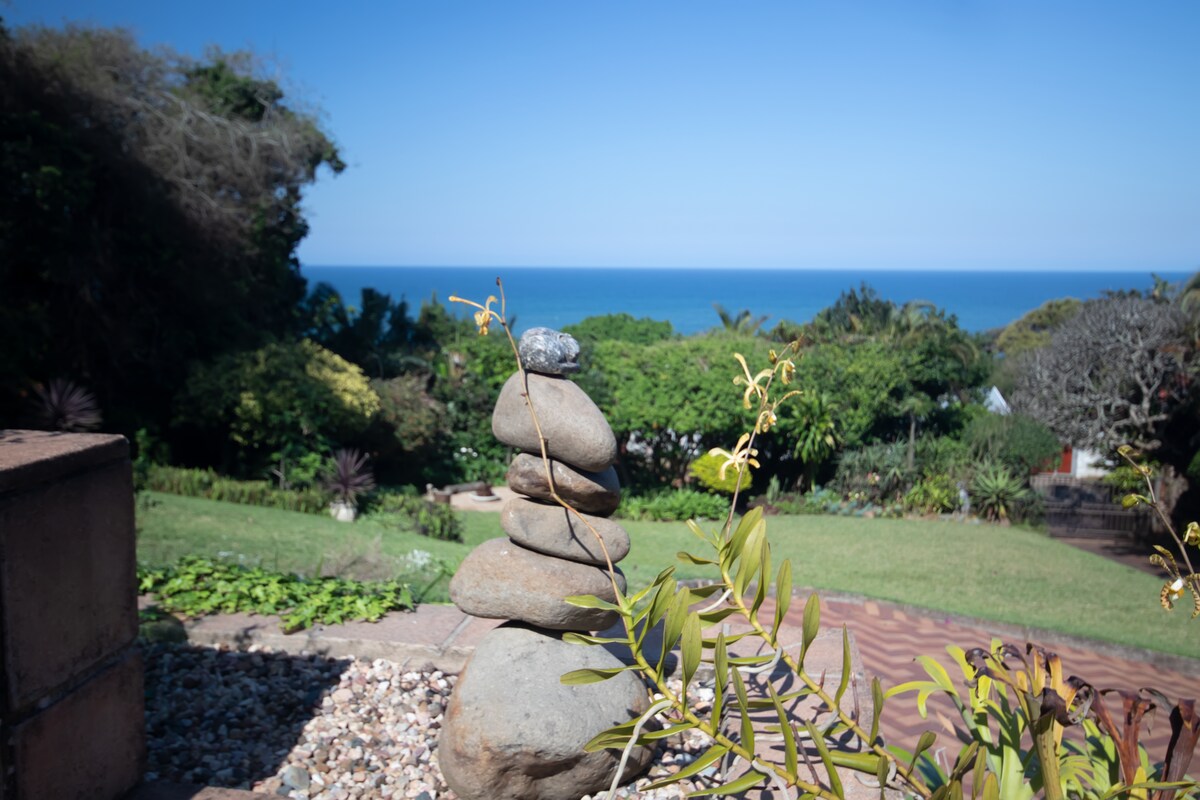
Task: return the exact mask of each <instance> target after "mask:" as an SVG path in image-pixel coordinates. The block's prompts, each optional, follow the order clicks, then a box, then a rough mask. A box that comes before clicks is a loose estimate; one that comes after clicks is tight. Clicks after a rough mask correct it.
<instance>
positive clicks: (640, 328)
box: [563, 312, 675, 346]
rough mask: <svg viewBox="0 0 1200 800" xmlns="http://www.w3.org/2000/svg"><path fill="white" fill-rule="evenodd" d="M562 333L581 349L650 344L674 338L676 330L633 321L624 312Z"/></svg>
mask: <svg viewBox="0 0 1200 800" xmlns="http://www.w3.org/2000/svg"><path fill="white" fill-rule="evenodd" d="M563 332H564V333H569V334H571V335H572V336H574V337H575V338H576V339H577V340H578V341H579V343H580V345H581V346H586V345H589V344H593V343H595V342H599V341H618V342H631V343H633V344H651V343H652V342H661V341H663V340H665V339H673V338H675V330H674V329H673V328H672V327H671V323H670V322H667V321H666V320H657V319H650V318H649V317H642V318H641V319H634V317H633V316H632V315H631V314H627V313H624V312H622V313H620V314H602V315H599V316H594V317H588V318H586V319H584V320H582V321H580V322H577V323H575V324H574V325H567V326H565V327H564V328H563Z"/></svg>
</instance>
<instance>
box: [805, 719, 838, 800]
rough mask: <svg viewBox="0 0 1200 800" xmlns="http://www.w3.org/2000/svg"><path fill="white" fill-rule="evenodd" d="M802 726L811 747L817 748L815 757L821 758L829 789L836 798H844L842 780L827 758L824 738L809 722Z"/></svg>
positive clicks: (831, 760) (827, 752)
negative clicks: (810, 741)
mask: <svg viewBox="0 0 1200 800" xmlns="http://www.w3.org/2000/svg"><path fill="white" fill-rule="evenodd" d="M804 726H805V727H806V728H808V735H809V737H810V738H811V739H812V743H813V746H815V747H816V748H817V755H819V756H820V757H821V763H822V764H824V765H825V771H826V772H827V773H828V777H829V788H830V789H831V790H832V791H833V793H834V794H835V795H837V796H838V797H844V796H845V792H844V791H843V790H842V779H841V778H839V777H838V774H837V767H836V766H835V765H834V763H833V759H831V758H830V757H829V748H828V747H826V745H825V737H824V736H822V735H821V734H820V733H819V732H818V731H817V729H816V728H815V727H813V724H812V723H811V722H805V723H804Z"/></svg>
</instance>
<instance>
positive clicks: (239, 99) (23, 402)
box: [0, 27, 343, 434]
mask: <svg viewBox="0 0 1200 800" xmlns="http://www.w3.org/2000/svg"><path fill="white" fill-rule="evenodd" d="M322 166H327V167H329V168H330V169H332V170H333V171H339V170H341V169H342V167H343V164H342V161H341V160H340V158H339V157H338V153H337V150H336V148H335V147H334V145H333V143H332V142H331V140H330V139H329V138H328V136H327V135H326V134H325V133H323V132H322V131H321V130H320V128H319V127H318V126H317V124H316V122H315V118H314V117H313V116H312V115H310V114H308V113H305V112H302V111H299V110H297V109H296V107H294V106H292V105H289V104H287V103H286V102H285V99H284V94H283V92H282V91H281V90H280V89H279V88H278V86H276V85H275V84H274V83H272V82H271V81H269V80H266V79H264V78H262V77H260V74H259V70H257V69H256V68H255V65H254V64H253V63H252V61H251V60H250V59H249V58H247V57H244V56H237V55H229V54H224V53H220V52H213V53H212V54H211V55H210V56H209V57H208V58H206V59H205V60H204V61H201V62H196V61H192V60H189V59H186V58H183V57H181V56H177V55H175V54H173V53H170V52H167V51H155V52H153V53H152V52H149V51H146V50H143V49H141V48H139V47H138V46H137V45H136V44H135V43H134V40H133V37H132V36H131V35H130V34H129V33H128V32H125V31H121V30H101V29H92V28H74V27H70V28H67V29H65V30H51V29H44V28H30V29H23V30H20V31H16V32H13V33H9V32H8V31H5V30H3V29H2V28H0V185H3V186H4V187H5V191H4V192H2V193H0V296H3V297H4V302H3V304H0V338H2V339H3V340H4V341H6V342H17V341H19V342H21V346H20V347H5V348H3V349H2V350H0V415H3V416H4V417H6V418H10V419H13V420H17V421H20V420H22V419H23V417H24V414H25V412H27V411H28V401H29V398H30V397H31V395H32V391H33V387H34V386H35V385H36V384H39V383H46V382H48V381H50V380H53V379H55V378H66V379H70V380H72V381H74V382H75V383H77V384H79V385H82V386H84V387H86V388H88V389H89V390H91V391H92V392H94V393H95V396H96V399H97V402H98V405H99V407H100V409H101V411H102V412H103V414H104V418H105V420H106V425H107V427H108V428H109V429H111V430H119V431H123V432H125V433H127V434H132V432H133V431H134V430H136V428H138V427H143V426H149V427H152V428H154V429H156V430H159V431H161V430H165V428H166V427H167V426H168V424H169V421H170V409H171V402H172V399H173V397H174V395H175V393H176V392H177V391H178V389H179V388H180V386H181V385H182V384H183V381H184V380H185V378H186V376H187V374H188V370H189V368H190V367H191V365H192V364H193V363H195V362H198V361H205V360H208V359H210V358H212V357H213V356H215V355H218V354H220V353H224V352H228V351H234V350H238V349H243V348H254V347H257V346H260V345H261V344H263V343H264V342H265V341H267V340H269V339H270V338H272V337H278V336H287V335H290V334H291V332H292V331H293V330H294V329H295V327H296V323H297V313H296V311H297V303H298V302H299V301H300V299H301V298H302V297H303V295H304V281H303V279H302V278H301V277H300V275H299V269H298V263H297V261H296V258H295V249H296V246H297V245H298V243H299V242H300V240H301V239H302V238H303V236H304V234H305V233H306V231H307V225H306V223H305V221H304V219H303V216H302V215H301V210H300V201H301V192H302V189H303V187H304V186H305V185H307V184H309V183H311V182H312V181H313V180H314V178H315V177H316V175H317V171H318V169H319V168H320V167H322Z"/></svg>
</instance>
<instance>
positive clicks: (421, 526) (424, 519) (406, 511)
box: [366, 490, 463, 542]
mask: <svg viewBox="0 0 1200 800" xmlns="http://www.w3.org/2000/svg"><path fill="white" fill-rule="evenodd" d="M366 513H367V516H368V517H369V518H370V519H373V520H376V521H378V522H382V523H384V524H387V525H394V526H395V527H398V528H400V529H402V530H411V531H413V532H414V533H419V534H421V535H422V536H428V537H429V538H430V539H439V540H441V541H445V542H461V541H462V540H463V525H462V521H461V520H459V518H458V515H457V514H455V513H454V510H453V509H452V508H450V506H448V505H441V504H438V503H431V502H429V501H428V500H426V499H425V498H423V497H420V496H419V495H417V494H416V493H415V491H394V490H381V491H378V492H376V493H375V494H374V495H372V496H371V497H370V499H369V501H368V503H367V505H366Z"/></svg>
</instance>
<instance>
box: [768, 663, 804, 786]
mask: <svg viewBox="0 0 1200 800" xmlns="http://www.w3.org/2000/svg"><path fill="white" fill-rule="evenodd" d="M767 693H768V694H769V695H770V696H771V702H772V703H774V704H775V716H777V717H779V729H780V731H782V733H783V758H784V762H783V763H784V768H785V769H786V770H787V776H788V780H789V781H792V782H793V783H794V782H795V780H796V777H797V776H796V769H797V767H796V734H795V732H794V731H793V730H792V723H791V719H790V718H789V717H788V713H787V711H785V710H784V708H783V702H782V701H781V700H780V699H779V693H778V692H776V691H775V687H774V686H772V685H771V684H770V683H769V682H768V683H767Z"/></svg>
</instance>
